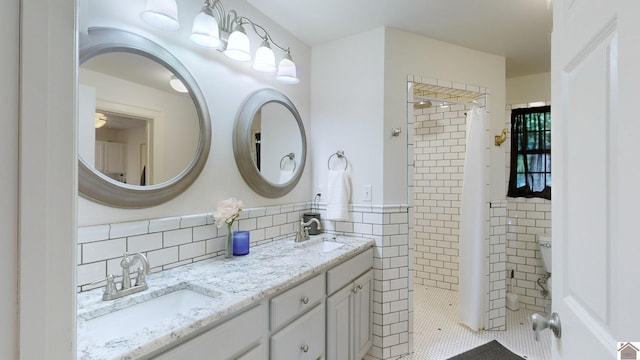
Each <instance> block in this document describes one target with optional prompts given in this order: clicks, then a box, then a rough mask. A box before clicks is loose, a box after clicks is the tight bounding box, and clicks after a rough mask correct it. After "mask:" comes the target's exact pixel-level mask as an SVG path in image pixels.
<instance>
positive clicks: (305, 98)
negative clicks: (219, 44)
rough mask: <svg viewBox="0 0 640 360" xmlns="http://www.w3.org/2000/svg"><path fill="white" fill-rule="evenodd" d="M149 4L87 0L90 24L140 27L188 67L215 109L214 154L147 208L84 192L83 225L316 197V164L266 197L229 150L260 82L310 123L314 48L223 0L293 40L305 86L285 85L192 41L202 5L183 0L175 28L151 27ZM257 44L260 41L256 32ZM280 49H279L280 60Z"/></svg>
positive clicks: (243, 5)
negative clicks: (229, 201) (195, 174)
mask: <svg viewBox="0 0 640 360" xmlns="http://www.w3.org/2000/svg"><path fill="white" fill-rule="evenodd" d="M144 6H145V4H144V2H134V3H132V2H130V1H127V0H116V1H93V2H89V3H88V7H89V9H88V10H87V11H88V13H89V17H90V19H89V21H88V26H109V27H117V28H121V29H124V30H128V31H132V32H135V33H138V34H140V35H142V36H145V37H147V38H149V39H151V40H152V41H154V42H157V43H158V44H160V45H161V46H163V47H165V48H166V49H168V50H169V51H170V52H171V53H172V54H173V55H174V56H176V57H177V58H178V60H180V61H181V62H182V63H183V64H184V65H185V66H186V67H187V69H189V71H190V72H191V74H192V75H193V77H194V78H195V79H196V81H197V83H198V86H199V87H200V89H201V90H202V92H203V93H204V97H205V98H206V99H207V106H208V109H209V112H210V114H211V123H212V144H211V152H210V154H209V159H208V161H207V164H206V165H205V167H204V169H203V171H202V173H201V174H200V176H199V178H198V179H197V180H196V181H195V182H194V184H193V185H192V186H191V187H190V188H189V189H187V190H186V191H185V192H184V193H183V194H181V195H180V196H178V197H177V198H175V199H173V200H171V201H169V202H167V203H165V204H162V205H159V206H156V207H152V208H147V209H141V210H124V209H117V208H111V207H107V206H102V205H99V204H96V203H93V202H91V201H89V200H86V199H84V198H79V199H78V208H79V213H80V214H83V215H82V216H81V219H79V225H81V226H87V225H95V224H104V223H112V222H120V221H132V220H138V219H149V218H161V217H169V216H178V215H185V214H199V213H206V212H211V211H214V210H215V206H216V204H217V202H218V201H219V200H222V199H225V198H228V197H230V196H235V197H237V198H239V199H242V200H243V201H244V202H245V204H246V205H247V206H248V207H258V206H266V205H276V204H287V203H295V202H300V201H309V200H311V197H312V193H311V170H310V168H307V169H305V172H304V174H303V177H302V179H301V181H300V182H299V183H298V185H297V186H296V188H295V189H294V190H293V191H292V192H291V193H289V194H288V195H286V196H284V197H282V198H280V199H267V198H263V197H261V196H259V195H256V194H255V193H254V192H253V191H252V190H251V189H250V188H249V187H248V186H247V185H245V183H244V180H243V179H242V177H241V176H240V173H239V172H238V170H237V167H236V164H235V160H234V157H233V151H232V134H233V127H234V121H235V118H236V113H237V111H238V109H239V106H240V104H241V103H242V102H243V101H244V99H245V98H246V97H247V96H248V95H249V94H251V93H252V92H253V91H255V90H257V89H260V88H267V87H268V88H276V89H277V90H280V91H282V92H283V93H284V94H285V95H286V96H287V97H289V98H290V99H291V101H292V102H293V103H294V104H295V106H296V108H297V109H298V111H299V112H300V115H301V117H302V119H303V122H304V124H305V127H307V128H309V126H310V125H309V84H310V74H309V71H310V70H309V69H310V66H311V63H310V50H309V48H308V47H307V46H306V45H304V44H303V43H301V42H300V41H298V40H297V39H296V38H295V37H293V36H292V35H291V34H289V33H287V32H285V31H284V30H282V29H281V28H280V27H279V26H278V25H277V24H275V23H273V22H272V21H270V20H268V19H267V18H266V17H264V16H263V15H262V14H261V13H259V12H257V11H256V10H255V9H254V8H253V7H251V6H249V5H247V4H246V2H244V1H240V0H234V1H225V7H226V8H227V9H235V10H237V11H238V12H239V13H240V14H242V15H245V16H248V17H250V18H251V19H253V20H255V21H256V22H257V23H259V24H261V25H263V26H264V27H265V28H267V29H268V30H269V33H270V34H271V35H272V37H273V38H274V39H276V41H278V43H281V44H286V45H288V46H291V49H292V56H293V58H294V61H296V64H297V70H298V77H299V78H300V80H301V81H300V84H298V85H283V84H279V83H277V82H276V81H275V79H274V77H273V76H272V75H261V74H257V73H256V72H254V71H253V70H251V68H250V64H239V63H234V62H232V61H230V60H228V59H227V58H225V57H224V55H222V54H221V53H219V52H217V51H210V50H206V49H201V48H198V47H197V46H196V45H195V44H193V45H192V43H191V42H190V40H189V32H190V30H191V21H192V19H193V16H195V15H196V14H197V13H198V11H199V10H200V8H201V7H202V3H199V2H195V1H189V2H185V1H180V2H178V7H179V9H178V11H179V16H180V21H181V24H182V29H181V30H180V31H178V32H175V33H173V32H162V31H157V30H154V29H151V28H149V27H148V26H146V25H144V24H143V23H142V22H141V20H140V19H139V16H138V14H139V13H140V11H142V10H143V8H144ZM247 32H248V34H250V37H252V46H253V48H255V47H257V46H258V45H259V42H258V39H257V37H254V36H252V35H251V30H247ZM280 56H282V54H278V53H276V57H277V58H279V57H280Z"/></svg>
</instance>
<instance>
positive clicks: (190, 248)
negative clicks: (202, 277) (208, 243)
mask: <svg viewBox="0 0 640 360" xmlns="http://www.w3.org/2000/svg"><path fill="white" fill-rule="evenodd" d="M179 254H180V256H179V257H180V261H183V260H188V259H193V258H197V257H200V256H204V255H205V254H206V248H205V242H204V241H198V242H194V243H190V244H186V245H180V247H179Z"/></svg>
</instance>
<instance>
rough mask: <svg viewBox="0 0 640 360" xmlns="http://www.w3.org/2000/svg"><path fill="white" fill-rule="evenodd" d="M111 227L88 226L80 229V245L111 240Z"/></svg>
mask: <svg viewBox="0 0 640 360" xmlns="http://www.w3.org/2000/svg"><path fill="white" fill-rule="evenodd" d="M110 229H111V227H110V226H109V225H97V226H86V227H81V228H78V244H83V243H87V242H93V241H101V240H107V239H109V231H110Z"/></svg>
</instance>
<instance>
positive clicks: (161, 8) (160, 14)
mask: <svg viewBox="0 0 640 360" xmlns="http://www.w3.org/2000/svg"><path fill="white" fill-rule="evenodd" d="M140 18H142V20H144V22H146V23H147V24H149V25H151V26H153V27H155V28H158V29H161V30H169V31H176V30H179V29H180V23H179V22H178V5H177V4H176V2H175V0H147V7H146V9H145V10H144V11H143V12H142V13H140Z"/></svg>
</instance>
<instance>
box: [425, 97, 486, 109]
mask: <svg viewBox="0 0 640 360" xmlns="http://www.w3.org/2000/svg"><path fill="white" fill-rule="evenodd" d="M482 96H486V95H482ZM413 98H414V99H418V100H429V101H438V102H442V103H448V104H461V105H473V106H480V104H478V103H476V102H475V101H473V102H467V101H458V100H450V99H440V98H437V97H431V96H414V97H413Z"/></svg>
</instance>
